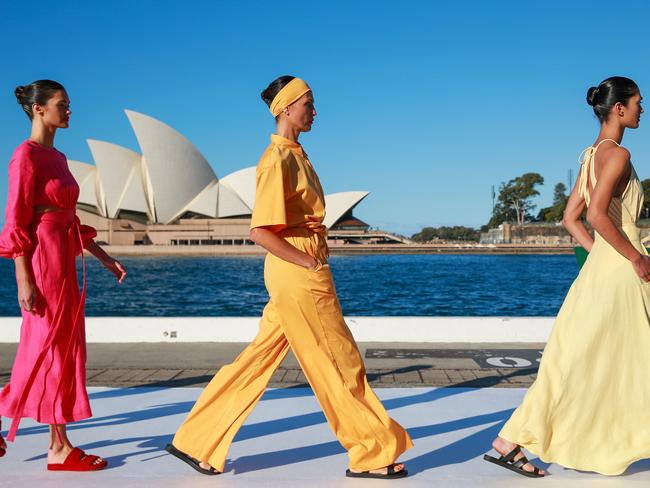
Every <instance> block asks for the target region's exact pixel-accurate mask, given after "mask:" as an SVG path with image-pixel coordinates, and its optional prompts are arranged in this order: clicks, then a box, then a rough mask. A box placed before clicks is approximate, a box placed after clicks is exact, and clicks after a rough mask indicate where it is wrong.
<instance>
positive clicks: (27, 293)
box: [14, 256, 36, 312]
mask: <svg viewBox="0 0 650 488" xmlns="http://www.w3.org/2000/svg"><path fill="white" fill-rule="evenodd" d="M14 264H15V265H16V283H17V284H18V303H19V304H20V308H22V309H23V310H25V311H26V312H32V311H33V308H34V305H35V304H36V287H35V286H34V278H33V275H32V268H31V266H30V263H29V261H28V260H27V258H26V257H25V256H16V258H15V259H14Z"/></svg>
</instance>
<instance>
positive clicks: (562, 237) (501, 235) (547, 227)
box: [480, 222, 575, 246]
mask: <svg viewBox="0 0 650 488" xmlns="http://www.w3.org/2000/svg"><path fill="white" fill-rule="evenodd" d="M574 242H575V241H574V239H573V238H572V237H571V235H570V234H569V233H568V232H567V230H566V229H565V228H564V227H562V225H561V224H560V223H559V222H558V223H557V224H555V223H550V224H549V223H532V224H524V225H517V224H511V223H508V222H504V223H503V224H501V225H499V226H498V227H495V228H494V229H489V230H488V231H487V232H482V233H481V239H480V243H481V244H535V245H545V246H569V245H573V244H574Z"/></svg>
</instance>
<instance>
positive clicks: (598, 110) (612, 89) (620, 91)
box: [587, 76, 639, 122]
mask: <svg viewBox="0 0 650 488" xmlns="http://www.w3.org/2000/svg"><path fill="white" fill-rule="evenodd" d="M638 93H639V87H638V85H637V84H636V83H634V81H632V80H631V79H629V78H625V77H623V76H612V77H611V78H607V79H606V80H603V81H601V82H600V85H598V86H597V87H596V86H592V87H591V88H589V90H588V91H587V103H588V104H589V105H591V106H592V107H594V113H595V114H596V117H598V120H600V121H601V122H604V121H605V120H607V117H609V113H610V112H611V111H612V107H613V106H614V105H616V104H617V103H622V104H623V105H627V102H628V100H629V99H630V98H632V97H633V96H634V95H637V94H638Z"/></svg>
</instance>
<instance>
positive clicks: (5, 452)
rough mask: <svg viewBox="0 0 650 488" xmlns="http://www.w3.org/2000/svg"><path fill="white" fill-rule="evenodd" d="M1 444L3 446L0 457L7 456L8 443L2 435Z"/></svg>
mask: <svg viewBox="0 0 650 488" xmlns="http://www.w3.org/2000/svg"><path fill="white" fill-rule="evenodd" d="M0 430H2V422H0ZM0 444H2V445H0V457H2V456H4V455H5V454H7V443H6V442H5V440H4V438H3V437H2V434H0Z"/></svg>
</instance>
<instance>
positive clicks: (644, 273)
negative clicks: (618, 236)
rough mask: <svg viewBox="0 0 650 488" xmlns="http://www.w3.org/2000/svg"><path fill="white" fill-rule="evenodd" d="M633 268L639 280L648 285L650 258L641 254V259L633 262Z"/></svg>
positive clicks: (649, 279)
mask: <svg viewBox="0 0 650 488" xmlns="http://www.w3.org/2000/svg"><path fill="white" fill-rule="evenodd" d="M632 266H633V267H634V271H635V272H636V274H637V275H639V278H641V279H642V280H643V281H645V282H646V283H647V282H649V281H650V256H646V255H645V254H639V257H638V258H637V259H635V260H633V261H632Z"/></svg>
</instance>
